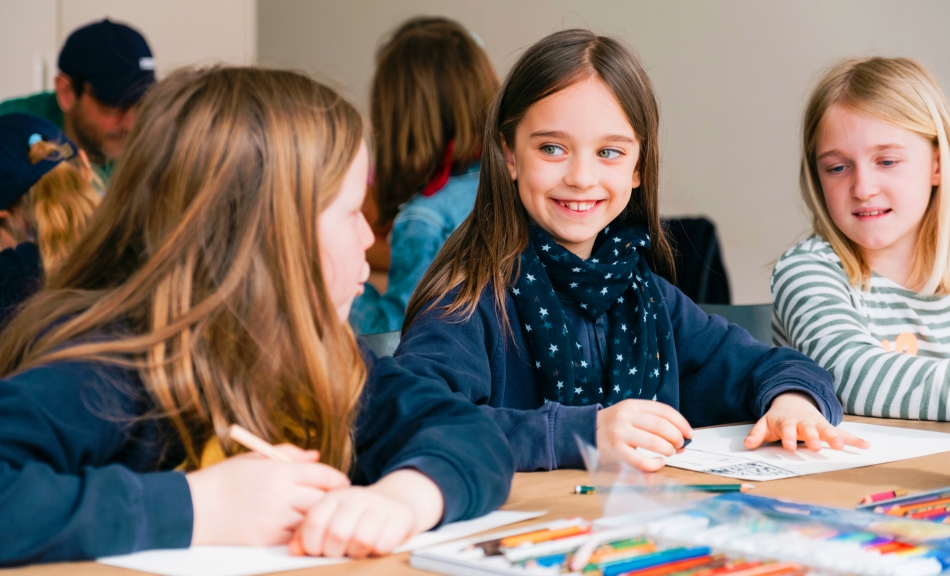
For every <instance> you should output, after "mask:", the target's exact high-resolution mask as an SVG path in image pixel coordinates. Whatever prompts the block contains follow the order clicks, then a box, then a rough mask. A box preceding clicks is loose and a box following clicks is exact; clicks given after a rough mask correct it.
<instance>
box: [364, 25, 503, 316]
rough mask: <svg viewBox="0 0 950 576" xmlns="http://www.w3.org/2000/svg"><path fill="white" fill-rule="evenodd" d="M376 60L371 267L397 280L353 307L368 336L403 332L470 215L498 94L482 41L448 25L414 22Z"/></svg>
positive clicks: (390, 280) (368, 289) (401, 29)
mask: <svg viewBox="0 0 950 576" xmlns="http://www.w3.org/2000/svg"><path fill="white" fill-rule="evenodd" d="M376 61H377V66H376V74H375V76H374V77H373V87H372V94H371V98H370V100H371V101H370V108H371V113H370V117H371V120H372V125H373V136H374V139H375V144H376V162H375V165H376V172H375V178H374V181H373V186H372V191H373V194H372V200H371V202H372V204H371V205H370V206H369V207H368V210H367V211H368V212H369V213H370V215H371V216H375V218H371V219H370V222H371V223H373V224H375V231H376V233H377V238H378V240H377V243H376V245H374V247H373V248H371V250H370V255H371V259H370V264H371V265H374V268H376V269H377V270H386V269H388V273H389V277H388V282H387V289H386V292H385V293H382V294H381V293H380V292H379V291H377V290H376V288H375V287H373V286H371V285H369V284H367V285H366V292H365V293H364V294H363V295H362V296H361V297H360V298H358V299H357V300H356V302H354V303H353V309H352V312H351V313H350V323H351V324H352V325H353V328H354V329H355V330H356V331H357V333H361V334H375V333H379V332H389V331H393V330H399V329H400V328H402V322H403V319H404V318H405V312H406V305H407V304H408V303H409V296H410V295H411V294H412V291H413V290H414V289H415V287H416V284H418V282H419V280H420V279H421V278H422V275H423V274H424V273H425V271H426V269H427V268H428V267H429V264H431V263H432V260H433V259H434V258H435V255H436V254H437V253H438V251H439V249H440V248H442V244H443V243H445V240H446V239H447V238H448V237H449V235H450V234H452V232H454V231H455V229H456V228H458V226H459V224H461V223H462V221H463V220H464V219H465V218H466V217H467V216H468V214H469V212H471V210H472V205H473V204H474V203H475V192H476V190H477V189H478V169H479V162H478V159H479V157H480V155H481V150H482V131H483V129H484V125H485V116H486V113H487V108H488V105H489V103H490V102H491V99H492V97H493V96H494V95H495V91H496V90H497V89H498V76H497V75H496V74H495V69H494V68H493V67H492V64H491V61H490V60H489V59H488V55H487V54H486V53H485V51H484V49H483V48H482V46H481V39H480V38H479V37H478V36H477V35H475V34H474V33H473V32H471V31H469V30H467V29H465V28H464V27H463V26H462V25H461V24H459V23H457V22H455V21H453V20H449V19H447V18H414V19H412V20H409V21H407V22H405V23H404V24H403V25H402V26H400V27H399V28H398V29H397V30H396V32H395V33H394V34H393V35H392V38H391V39H390V40H389V42H387V43H386V44H384V45H383V46H382V47H381V48H380V50H379V52H378V54H377V58H376ZM390 230H391V232H390ZM387 234H388V236H389V241H388V242H387V240H386V236H387Z"/></svg>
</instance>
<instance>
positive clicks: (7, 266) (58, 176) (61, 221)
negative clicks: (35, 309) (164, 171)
mask: <svg viewBox="0 0 950 576" xmlns="http://www.w3.org/2000/svg"><path fill="white" fill-rule="evenodd" d="M94 178H95V176H94V175H93V171H92V168H91V167H90V165H89V161H88V160H87V159H86V154H85V152H83V151H81V150H79V149H78V148H77V147H76V145H75V144H73V143H72V141H70V140H69V139H68V138H66V136H65V135H63V133H62V132H61V131H60V130H59V129H58V128H56V126H54V125H53V124H52V123H50V122H49V121H47V120H44V119H43V118H40V117H38V116H33V115H30V114H19V113H15V114H6V115H4V116H0V248H2V249H3V251H2V252H0V328H2V327H3V326H4V325H5V324H6V323H7V321H8V320H9V318H10V317H11V316H12V315H13V314H14V313H15V311H16V309H17V307H18V306H19V305H20V304H21V303H22V302H23V301H24V300H26V299H27V298H29V297H30V296H31V295H32V294H33V293H34V292H35V291H36V290H37V289H38V288H39V287H40V286H41V284H42V281H43V277H44V275H49V274H52V273H53V272H54V271H55V270H56V269H57V268H58V267H59V265H60V264H61V263H62V261H63V260H64V259H65V258H66V256H68V255H69V252H70V251H71V250H72V247H73V245H74V244H75V243H76V241H77V240H78V239H79V237H80V236H81V235H82V233H83V231H84V230H85V229H86V222H88V220H89V218H90V217H91V216H92V213H93V212H94V211H95V209H96V206H97V205H98V204H99V198H100V196H99V193H98V192H97V191H96V187H95V185H94V182H93V179H94Z"/></svg>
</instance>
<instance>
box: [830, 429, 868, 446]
mask: <svg viewBox="0 0 950 576" xmlns="http://www.w3.org/2000/svg"><path fill="white" fill-rule="evenodd" d="M836 430H837V431H838V435H839V436H841V440H842V441H843V442H844V443H845V445H847V446H854V447H855V448H860V449H862V450H867V449H868V448H870V447H871V443H870V442H868V441H867V440H865V439H864V438H861V437H860V436H855V435H854V434H850V433H848V432H845V431H844V430H840V429H837V428H836Z"/></svg>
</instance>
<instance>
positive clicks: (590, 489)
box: [574, 484, 755, 494]
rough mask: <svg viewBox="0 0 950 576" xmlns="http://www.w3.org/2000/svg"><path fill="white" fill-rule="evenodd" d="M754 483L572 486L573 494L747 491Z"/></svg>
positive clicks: (753, 486)
mask: <svg viewBox="0 0 950 576" xmlns="http://www.w3.org/2000/svg"><path fill="white" fill-rule="evenodd" d="M753 488H755V484H661V485H658V486H584V485H582V484H578V485H577V486H574V494H597V493H598V492H600V493H601V494H604V493H606V492H653V491H656V492H748V491H749V490H752V489H753Z"/></svg>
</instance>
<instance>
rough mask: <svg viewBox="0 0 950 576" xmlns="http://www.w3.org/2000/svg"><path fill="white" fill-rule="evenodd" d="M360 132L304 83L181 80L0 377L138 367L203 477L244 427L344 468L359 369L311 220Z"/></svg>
mask: <svg viewBox="0 0 950 576" xmlns="http://www.w3.org/2000/svg"><path fill="white" fill-rule="evenodd" d="M361 139H362V121H361V119H360V116H359V114H358V113H357V112H356V110H355V109H354V108H353V107H352V106H351V105H350V104H348V103H347V102H346V101H344V100H343V99H342V98H340V96H339V95H338V94H337V93H335V92H334V91H332V90H331V89H329V88H327V87H325V86H323V85H321V84H318V83H317V82H314V81H313V80H311V79H309V78H307V77H305V76H303V75H300V74H297V73H294V72H285V71H276V70H261V69H255V68H213V69H206V70H183V71H178V72H175V73H172V74H171V75H169V76H168V77H167V78H166V79H165V80H163V81H161V82H160V83H159V84H158V85H157V86H156V87H155V88H153V89H152V90H151V91H150V93H149V95H148V96H146V98H145V99H144V101H143V102H142V104H141V107H140V110H139V117H138V121H137V123H136V125H135V127H134V128H133V130H132V133H131V134H130V137H129V141H128V145H127V146H126V149H125V152H124V154H123V157H122V159H121V160H120V161H119V163H118V165H117V167H116V170H115V173H114V175H113V177H112V180H111V182H110V184H109V188H108V191H107V193H106V196H105V199H104V200H103V203H102V205H101V206H100V209H99V211H98V212H97V214H96V215H95V216H94V218H93V221H92V222H91V223H90V226H89V230H88V231H87V233H86V234H85V235H84V236H83V237H82V238H81V240H80V242H79V244H78V245H77V246H76V248H75V250H74V252H73V253H72V254H71V255H70V257H69V258H67V260H66V261H65V262H63V264H62V266H61V267H60V268H59V270H58V271H56V272H55V273H54V274H53V275H52V276H51V277H50V278H49V279H48V285H47V287H46V288H45V289H44V290H43V291H41V292H40V293H39V294H38V295H37V296H36V297H34V298H33V299H32V300H31V301H30V302H29V304H28V305H27V306H26V308H25V309H24V310H23V311H22V312H21V313H20V314H19V315H18V316H17V317H16V318H15V319H14V321H13V322H12V323H11V324H10V326H9V327H8V328H7V329H6V331H5V332H4V333H3V334H2V335H0V374H2V375H8V374H10V373H13V372H18V371H22V370H26V369H29V368H32V367H35V366H38V365H42V364H48V363H51V362H56V361H63V360H84V361H95V362H105V363H110V364H113V365H119V366H124V367H128V368H131V369H135V370H137V371H138V374H139V376H140V378H141V381H142V383H143V385H144V388H145V390H146V392H147V393H148V395H149V397H150V398H151V400H152V401H153V403H154V405H155V410H154V415H155V416H157V417H160V418H167V419H168V421H170V423H171V424H172V425H173V427H174V429H175V430H176V431H177V433H178V436H179V438H180V440H181V442H182V444H183V447H184V449H185V451H186V453H187V456H188V465H189V466H191V467H194V466H197V465H198V463H199V459H200V450H201V448H202V447H203V446H204V444H205V443H206V442H207V441H208V440H209V439H210V438H211V437H212V436H216V437H217V438H218V440H219V441H220V442H221V445H222V446H223V447H224V448H225V451H227V452H232V451H234V450H236V447H235V446H234V445H232V444H231V443H230V442H229V441H228V440H227V427H228V426H229V425H230V424H232V423H238V424H240V425H242V426H244V427H246V428H249V429H251V430H252V431H253V432H255V433H257V434H259V435H261V436H263V437H265V438H267V439H269V440H271V441H273V442H281V441H287V442H292V443H294V444H297V445H299V446H302V447H305V448H315V449H318V450H320V452H321V461H323V462H326V463H328V464H330V465H332V466H336V467H338V468H340V469H342V470H346V469H348V468H349V466H350V464H351V462H352V458H353V443H352V427H353V421H354V417H355V413H356V406H357V403H358V399H359V395H360V392H361V390H362V386H363V382H364V380H365V376H366V368H365V366H364V364H363V361H362V358H361V356H360V352H359V348H358V347H357V344H356V341H355V339H354V336H353V334H352V332H351V331H350V330H349V328H348V327H347V326H346V325H345V324H344V323H341V322H340V319H339V317H338V315H337V312H336V310H335V308H334V306H333V304H332V302H331V300H330V297H329V294H328V293H327V288H326V285H325V283H324V277H323V273H322V271H321V268H320V256H319V254H320V251H319V250H320V249H319V246H318V240H317V238H318V234H317V232H318V231H317V226H318V216H319V214H320V212H321V211H322V210H323V209H324V208H325V207H326V206H327V205H328V204H329V203H330V202H331V201H332V200H333V199H334V197H335V196H336V194H337V193H338V191H339V188H340V184H341V181H342V179H343V177H344V175H345V173H346V171H347V169H348V167H349V165H350V164H351V163H352V161H353V159H354V157H355V156H356V153H357V150H358V148H359V145H360V142H361Z"/></svg>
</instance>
